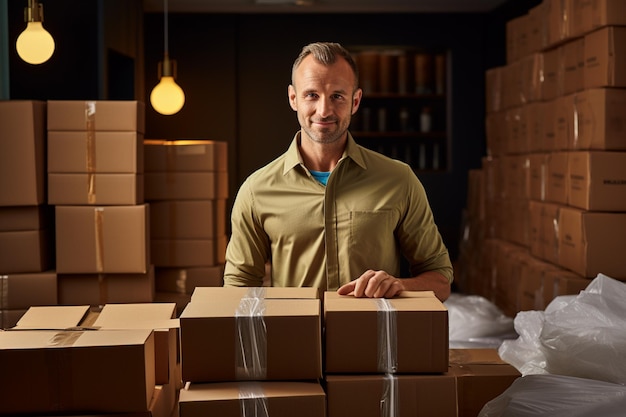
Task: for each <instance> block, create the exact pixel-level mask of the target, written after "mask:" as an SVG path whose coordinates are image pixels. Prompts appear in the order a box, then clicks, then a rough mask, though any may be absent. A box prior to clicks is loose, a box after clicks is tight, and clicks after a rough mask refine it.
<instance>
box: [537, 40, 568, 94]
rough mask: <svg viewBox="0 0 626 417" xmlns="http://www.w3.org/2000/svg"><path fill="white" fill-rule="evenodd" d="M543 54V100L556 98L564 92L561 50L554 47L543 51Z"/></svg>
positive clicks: (541, 87)
mask: <svg viewBox="0 0 626 417" xmlns="http://www.w3.org/2000/svg"><path fill="white" fill-rule="evenodd" d="M541 54H542V55H543V69H542V73H543V77H542V78H541V86H540V89H541V93H540V97H541V99H542V100H543V101H550V100H554V99H555V98H557V97H559V96H560V95H561V94H562V93H563V85H562V79H561V78H560V77H559V74H560V73H561V72H560V71H559V65H560V62H561V58H560V56H561V50H560V49H559V48H553V49H549V50H546V51H543V52H542V53H541Z"/></svg>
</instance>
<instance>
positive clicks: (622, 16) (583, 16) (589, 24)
mask: <svg viewBox="0 0 626 417" xmlns="http://www.w3.org/2000/svg"><path fill="white" fill-rule="evenodd" d="M575 10H577V11H578V13H579V14H580V18H579V19H577V20H576V22H578V25H579V26H578V27H577V29H576V33H577V34H578V35H583V34H585V33H587V32H591V31H593V30H595V29H598V28H601V27H604V26H624V25H626V4H624V2H623V1H622V0H579V1H577V4H576V7H575Z"/></svg>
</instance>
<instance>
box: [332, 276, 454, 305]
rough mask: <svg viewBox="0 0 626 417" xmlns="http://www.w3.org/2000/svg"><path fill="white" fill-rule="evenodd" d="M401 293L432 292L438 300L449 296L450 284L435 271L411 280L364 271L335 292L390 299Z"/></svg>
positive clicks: (444, 299)
mask: <svg viewBox="0 0 626 417" xmlns="http://www.w3.org/2000/svg"><path fill="white" fill-rule="evenodd" d="M402 291H433V292H434V293H435V296H437V298H439V300H441V301H442V302H443V301H446V300H447V299H448V297H449V296H450V291H451V288H450V282H449V281H448V278H446V277H445V276H444V275H443V274H440V273H439V272H437V271H426V272H423V273H421V274H419V275H418V276H416V277H412V278H396V277H394V276H391V275H389V274H388V273H386V272H385V271H373V270H371V269H370V270H367V271H365V272H364V273H363V274H362V275H361V276H360V277H359V278H357V279H355V280H354V281H351V282H349V283H347V284H346V285H343V286H342V287H340V288H339V289H338V290H337V293H338V294H340V295H353V296H355V297H378V298H391V297H395V296H396V295H398V294H400V293H401V292H402Z"/></svg>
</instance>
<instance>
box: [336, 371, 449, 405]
mask: <svg viewBox="0 0 626 417" xmlns="http://www.w3.org/2000/svg"><path fill="white" fill-rule="evenodd" d="M446 362H447V361H446ZM325 381H326V394H327V397H328V417H342V416H359V417H379V416H382V415H388V416H392V415H400V416H441V417H448V416H449V417H457V404H456V397H457V387H456V380H455V377H454V376H453V375H450V374H447V373H446V374H440V375H395V376H389V375H326V378H325ZM392 387H393V389H392ZM393 394H395V395H393Z"/></svg>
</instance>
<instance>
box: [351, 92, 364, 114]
mask: <svg viewBox="0 0 626 417" xmlns="http://www.w3.org/2000/svg"><path fill="white" fill-rule="evenodd" d="M361 97H363V90H361V89H360V88H357V89H356V91H355V92H354V94H353V95H352V114H354V113H356V111H357V110H358V109H359V105H361Z"/></svg>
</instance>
